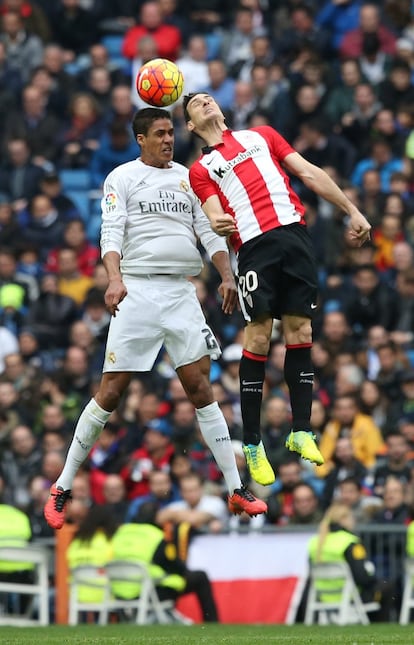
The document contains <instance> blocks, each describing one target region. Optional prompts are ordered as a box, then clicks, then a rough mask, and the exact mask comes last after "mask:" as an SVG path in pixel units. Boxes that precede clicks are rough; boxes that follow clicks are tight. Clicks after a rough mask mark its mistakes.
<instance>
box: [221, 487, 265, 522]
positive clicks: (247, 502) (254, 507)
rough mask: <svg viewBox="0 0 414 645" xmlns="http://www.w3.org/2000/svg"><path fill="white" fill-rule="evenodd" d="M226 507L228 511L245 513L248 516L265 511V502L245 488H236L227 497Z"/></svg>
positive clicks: (237, 513)
mask: <svg viewBox="0 0 414 645" xmlns="http://www.w3.org/2000/svg"><path fill="white" fill-rule="evenodd" d="M227 504H228V507H229V511H230V513H233V514H234V515H240V514H241V513H243V511H244V512H245V513H247V514H248V515H250V517H253V516H255V515H260V514H261V513H266V511H267V504H266V502H263V501H262V500H261V499H257V497H255V496H254V495H253V494H252V493H251V492H250V491H249V490H248V489H247V488H244V486H243V487H242V488H236V489H235V491H234V493H233V495H231V496H230V497H229V499H228V502H227Z"/></svg>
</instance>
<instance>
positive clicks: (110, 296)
mask: <svg viewBox="0 0 414 645" xmlns="http://www.w3.org/2000/svg"><path fill="white" fill-rule="evenodd" d="M127 293H128V291H127V288H126V286H125V285H124V283H123V282H122V279H121V278H115V279H112V280H110V281H109V284H108V287H107V289H106V291H105V304H106V307H107V309H108V311H109V312H110V314H111V316H113V317H114V318H115V316H116V312H117V311H119V308H118V305H119V303H120V302H122V301H123V299H124V298H125V296H126V295H127Z"/></svg>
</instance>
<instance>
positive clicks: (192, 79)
mask: <svg viewBox="0 0 414 645" xmlns="http://www.w3.org/2000/svg"><path fill="white" fill-rule="evenodd" d="M224 60H226V59H224ZM176 63H177V65H178V67H179V69H180V70H181V72H182V74H183V76H184V93H185V94H190V93H192V92H199V91H200V90H203V89H204V88H205V87H206V86H207V85H208V83H209V75H208V64H207V43H206V40H205V38H204V37H203V36H199V35H197V34H196V35H194V36H191V37H190V39H189V41H188V45H187V49H186V50H184V52H182V53H181V55H180V57H179V58H178V59H177V61H176Z"/></svg>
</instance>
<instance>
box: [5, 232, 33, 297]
mask: <svg viewBox="0 0 414 645" xmlns="http://www.w3.org/2000/svg"><path fill="white" fill-rule="evenodd" d="M15 242H16V240H15ZM5 286H18V287H20V288H22V289H23V301H22V304H23V305H24V307H27V306H28V305H29V304H30V302H34V301H35V300H36V298H37V296H38V295H39V290H38V287H37V282H36V279H35V278H34V277H33V276H29V275H25V274H24V273H23V272H22V271H19V269H18V264H17V259H16V253H15V252H14V251H13V248H12V247H11V248H10V247H5V246H4V247H0V287H5Z"/></svg>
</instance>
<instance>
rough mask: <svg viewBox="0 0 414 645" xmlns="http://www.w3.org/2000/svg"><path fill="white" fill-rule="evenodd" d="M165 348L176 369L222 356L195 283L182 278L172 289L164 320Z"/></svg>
mask: <svg viewBox="0 0 414 645" xmlns="http://www.w3.org/2000/svg"><path fill="white" fill-rule="evenodd" d="M163 325H164V333H165V341H164V342H165V347H166V350H167V352H168V355H169V356H170V359H171V361H172V364H173V366H174V368H175V369H177V368H178V367H181V366H182V365H189V364H191V363H195V362H197V361H198V360H200V359H201V358H202V357H203V356H210V357H211V358H215V359H217V358H219V356H220V354H221V350H220V347H219V344H218V342H217V339H216V337H215V336H214V334H213V332H212V330H211V329H210V327H209V326H208V325H207V323H206V319H205V317H204V314H203V311H202V309H201V305H200V302H199V300H198V298H197V294H196V290H195V287H194V285H193V284H192V283H191V282H190V281H189V280H183V281H182V283H181V284H179V285H177V287H176V289H174V291H172V290H170V292H169V302H168V307H166V309H165V318H164V319H163Z"/></svg>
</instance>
